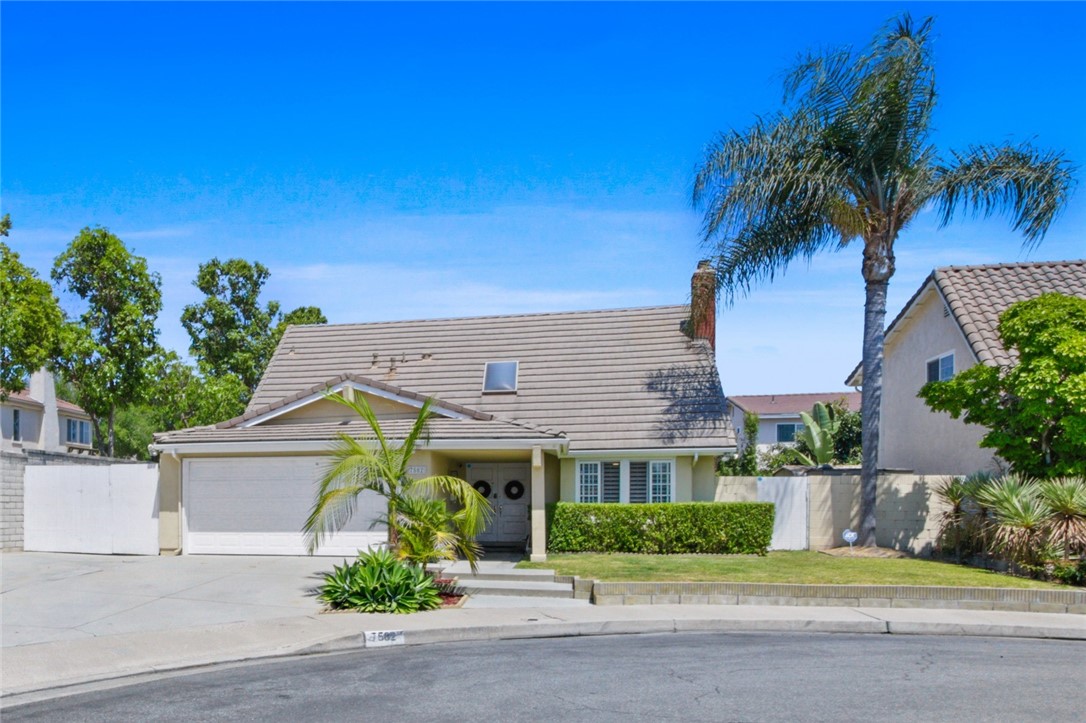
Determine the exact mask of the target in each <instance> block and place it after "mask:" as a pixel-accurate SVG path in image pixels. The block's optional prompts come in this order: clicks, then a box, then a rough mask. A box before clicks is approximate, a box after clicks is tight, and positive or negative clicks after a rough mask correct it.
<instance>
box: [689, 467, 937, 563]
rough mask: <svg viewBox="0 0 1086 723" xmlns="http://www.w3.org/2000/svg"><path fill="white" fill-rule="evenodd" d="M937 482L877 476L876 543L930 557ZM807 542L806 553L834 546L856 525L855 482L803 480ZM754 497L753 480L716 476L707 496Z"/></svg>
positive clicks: (755, 486) (848, 479) (845, 477)
mask: <svg viewBox="0 0 1086 723" xmlns="http://www.w3.org/2000/svg"><path fill="white" fill-rule="evenodd" d="M939 479H940V477H937V476H924V475H914V474H898V473H884V474H880V475H879V477H878V490H877V493H876V494H877V500H878V502H877V506H876V510H875V517H876V529H877V541H878V544H879V545H880V546H881V547H891V548H894V549H897V550H903V551H906V552H910V553H913V554H916V555H930V554H931V553H932V551H933V548H934V545H935V542H936V539H937V537H938V533H939V516H940V514H941V513H942V511H943V509H944V506H943V504H942V503H941V502H940V501H939V499H938V498H937V497H936V496H935V495H934V493H933V491H932V490H933V487H934V485H935V484H937V483H938V481H939ZM806 480H807V482H808V485H809V487H808V489H809V493H808V494H809V498H808V525H809V529H808V540H809V544H810V548H811V549H812V550H824V549H827V548H831V547H839V546H841V545H843V544H845V543H844V541H843V540H842V538H841V534H842V533H843V532H844V531H845V530H846V529H847V528H852V529H857V528H858V527H859V523H860V477H859V476H858V475H833V476H814V477H807V478H806ZM757 497H758V478H757V477H719V478H717V484H716V489H715V490H714V491H713V495H712V496H711V497H704V498H701V499H702V500H705V501H710V500H715V501H717V502H750V501H754V500H756V499H757Z"/></svg>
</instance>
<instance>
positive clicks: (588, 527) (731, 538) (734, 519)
mask: <svg viewBox="0 0 1086 723" xmlns="http://www.w3.org/2000/svg"><path fill="white" fill-rule="evenodd" d="M552 519H553V522H552V524H551V528H550V534H549V535H548V540H549V543H550V544H549V545H548V547H549V549H550V551H551V552H636V553H647V554H656V555H668V554H679V553H714V554H756V555H764V554H766V552H767V551H768V549H769V542H770V540H771V539H772V537H773V504H772V503H769V502H681V503H676V502H669V503H662V504H647V505H646V504H637V505H633V504H615V503H600V504H585V503H574V502H559V503H558V504H557V505H555V506H554V511H553V518H552Z"/></svg>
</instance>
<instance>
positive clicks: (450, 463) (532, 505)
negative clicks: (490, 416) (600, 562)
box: [420, 446, 560, 562]
mask: <svg viewBox="0 0 1086 723" xmlns="http://www.w3.org/2000/svg"><path fill="white" fill-rule="evenodd" d="M422 454H424V455H428V456H429V460H427V461H426V465H425V466H426V467H427V473H430V474H442V473H444V474H450V475H455V476H456V477H460V478H461V479H465V480H467V481H468V482H470V483H471V485H472V486H473V487H474V488H475V489H476V490H478V491H479V493H480V494H482V495H483V496H484V497H486V498H487V501H488V502H490V505H491V509H492V512H493V517H492V519H491V521H490V523H489V524H488V525H487V527H486V529H485V530H484V531H483V533H482V534H480V535H479V537H478V541H479V543H480V544H481V545H482V546H483V548H484V549H485V550H487V551H488V553H499V552H509V553H515V554H522V553H527V555H528V557H529V559H530V560H531V561H532V562H543V561H545V560H546V559H547V514H546V509H547V505H548V504H553V503H555V502H557V501H558V499H559V495H560V481H559V480H560V472H559V460H558V458H557V457H556V456H555V455H553V454H548V453H547V452H544V450H543V448H542V447H540V446H536V447H532V448H530V449H505V450H493V449H491V450H487V449H465V450H440V451H438V450H431V451H426V452H424V453H422ZM421 461H423V460H420V462H421ZM420 466H421V465H420ZM420 473H421V470H420ZM488 558H489V559H490V560H494V559H495V558H494V556H493V554H491V555H488ZM518 559H519V558H518Z"/></svg>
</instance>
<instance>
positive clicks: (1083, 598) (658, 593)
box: [592, 581, 1086, 615]
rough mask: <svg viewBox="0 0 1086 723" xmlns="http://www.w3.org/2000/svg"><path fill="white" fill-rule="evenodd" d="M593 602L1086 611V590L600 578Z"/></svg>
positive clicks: (593, 592)
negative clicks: (614, 579) (651, 580)
mask: <svg viewBox="0 0 1086 723" xmlns="http://www.w3.org/2000/svg"><path fill="white" fill-rule="evenodd" d="M592 602H593V603H595V604H596V605H682V604H690V605H790V606H804V605H807V606H810V605H828V606H838V607H883V608H952V609H959V610H1001V611H1009V612H1045V613H1072V614H1078V615H1084V614H1086V591H1078V590H1037V589H1022V588H995V587H924V586H919V585H796V584H789V583H749V582H600V581H594V582H593V584H592Z"/></svg>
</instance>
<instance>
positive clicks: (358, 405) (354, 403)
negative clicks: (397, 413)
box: [324, 391, 389, 455]
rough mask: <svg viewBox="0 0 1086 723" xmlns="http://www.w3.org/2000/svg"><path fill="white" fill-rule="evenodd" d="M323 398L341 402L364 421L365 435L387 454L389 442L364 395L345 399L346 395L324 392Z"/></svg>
mask: <svg viewBox="0 0 1086 723" xmlns="http://www.w3.org/2000/svg"><path fill="white" fill-rule="evenodd" d="M324 398H325V399H327V400H328V401H331V402H335V403H336V404H342V405H343V406H345V407H347V408H348V409H350V410H351V411H353V412H354V413H355V414H357V415H358V416H360V417H362V419H363V420H364V421H365V422H366V425H367V426H369V428H370V431H369V434H367V435H366V436H372V437H373V439H374V440H375V441H376V442H377V444H378V446H380V448H381V452H382V454H384V455H388V452H389V443H388V440H387V439H385V433H384V432H383V431H382V430H381V422H380V421H379V420H378V419H377V415H376V414H374V412H373V409H372V408H371V407H370V405H369V402H367V401H366V398H365V397H364V396H361V395H359V396H358V397H357V399H347V398H346V397H344V396H342V395H340V394H336V393H334V392H331V391H328V392H325V394H324Z"/></svg>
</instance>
